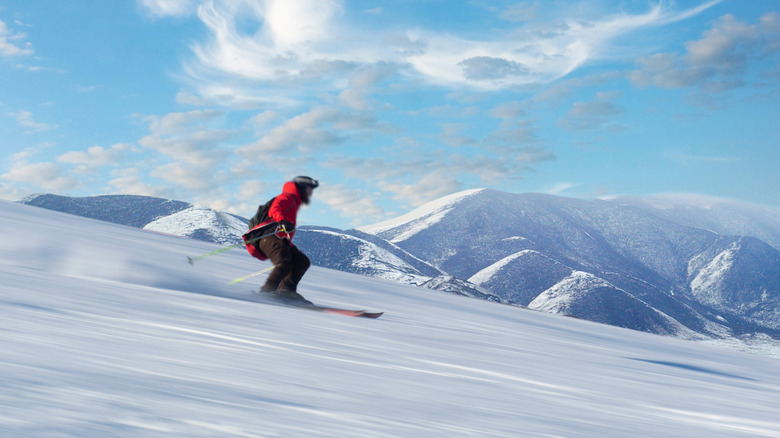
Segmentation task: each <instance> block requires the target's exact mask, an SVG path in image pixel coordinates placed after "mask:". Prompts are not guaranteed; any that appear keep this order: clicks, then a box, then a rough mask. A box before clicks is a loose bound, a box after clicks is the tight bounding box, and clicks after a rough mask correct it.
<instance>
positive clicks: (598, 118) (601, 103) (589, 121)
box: [558, 92, 623, 131]
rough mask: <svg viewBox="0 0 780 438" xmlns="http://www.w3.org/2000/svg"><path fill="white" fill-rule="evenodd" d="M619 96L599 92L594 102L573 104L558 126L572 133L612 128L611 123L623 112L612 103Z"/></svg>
mask: <svg viewBox="0 0 780 438" xmlns="http://www.w3.org/2000/svg"><path fill="white" fill-rule="evenodd" d="M620 96H621V94H620V93H619V92H600V93H597V94H596V99H595V100H592V101H588V102H575V103H574V105H573V106H572V108H571V110H569V112H568V113H567V114H566V116H565V117H564V118H563V119H561V120H560V121H559V122H558V125H559V126H561V127H563V128H565V129H569V130H572V131H581V130H588V129H597V128H602V127H606V126H614V124H613V123H611V122H612V121H613V120H614V119H615V118H617V117H618V116H620V115H622V114H623V110H622V109H621V108H619V107H618V106H617V105H616V104H615V103H614V101H615V100H616V99H618V98H619V97H620Z"/></svg>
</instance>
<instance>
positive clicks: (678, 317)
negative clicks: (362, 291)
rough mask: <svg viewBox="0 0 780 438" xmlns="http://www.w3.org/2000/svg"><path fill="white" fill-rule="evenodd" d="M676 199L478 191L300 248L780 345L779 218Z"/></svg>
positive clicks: (199, 229)
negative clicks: (778, 341)
mask: <svg viewBox="0 0 780 438" xmlns="http://www.w3.org/2000/svg"><path fill="white" fill-rule="evenodd" d="M651 201H652V202H651ZM21 202H23V203H27V204H31V205H38V206H41V207H44V208H50V209H54V210H58V211H64V212H68V213H73V214H78V215H81V216H87V217H93V218H96V219H102V220H110V221H111V222H115V223H123V224H125V225H130V226H136V227H140V228H146V229H149V230H153V231H157V232H164V233H170V234H176V235H181V236H187V237H192V238H198V239H201V240H208V241H212V242H217V243H220V244H227V243H235V242H240V235H241V234H243V233H244V231H245V230H246V223H247V220H246V219H244V218H241V217H238V216H233V215H229V214H226V213H222V212H218V211H214V210H209V209H203V208H199V207H195V206H193V205H191V204H188V203H183V202H179V201H169V200H164V199H158V198H148V197H139V196H124V195H116V196H95V197H89V198H67V197H61V196H53V195H38V196H33V197H30V198H28V199H25V200H23V201H21ZM669 202H671V201H669V200H665V201H664V202H663V203H661V202H660V201H659V200H657V199H654V200H643V199H641V198H638V199H615V200H611V201H601V200H579V199H570V198H563V197H557V196H549V195H541V194H510V193H504V192H499V191H495V190H470V191H466V192H461V193H457V194H454V195H450V196H447V197H445V198H442V199H439V200H437V201H434V202H431V203H429V204H426V205H424V206H422V207H420V208H418V209H416V210H414V211H412V212H410V213H408V214H406V215H404V216H401V217H399V218H396V219H394V220H391V221H387V222H383V223H379V224H375V225H371V226H366V227H361V228H359V229H357V230H347V231H343V230H337V229H332V228H322V227H300V228H299V229H298V231H297V233H296V238H295V242H296V245H298V246H299V247H300V248H301V249H303V251H304V252H306V253H307V254H308V255H309V257H310V258H311V259H312V262H313V263H314V264H315V265H318V266H323V267H327V268H332V269H336V270H340V271H345V272H352V273H356V274H361V275H367V276H372V277H378V278H384V279H387V280H393V281H401V282H405V283H410V284H416V285H419V286H422V287H429V288H432V289H437V290H442V291H445V292H450V293H456V294H460V295H465V296H470V297H474V298H479V299H486V300H491V301H497V302H503V303H511V304H515V305H520V306H526V307H529V308H532V309H536V310H540V311H546V312H553V313H560V314H565V315H568V316H573V317H577V318H582V319H587V320H592V321H597V322H601V323H606V324H611V325H616V326H620V327H626V328H630V329H635V330H642V331H647V332H652V333H658V334H664V335H675V336H680V337H685V338H700V337H713V338H734V337H736V338H739V337H741V338H761V339H764V338H773V339H780V252H779V251H778V250H777V247H776V246H773V245H771V244H769V243H766V242H765V241H764V240H762V239H761V237H762V236H764V237H767V238H769V239H770V240H771V238H772V236H774V235H780V231H778V229H780V226H779V228H778V229H775V228H774V227H775V225H774V224H775V222H773V221H774V218H775V216H774V214H775V213H774V211H772V210H766V211H763V210H761V209H760V208H758V207H755V206H749V207H746V213H745V214H744V215H742V216H740V215H739V213H738V211H739V210H738V208H737V207H738V206H739V204H734V203H730V204H728V206H727V208H726V207H724V206H721V207H719V208H714V207H713V206H712V205H710V204H706V205H704V204H702V202H701V200H698V201H697V202H692V203H691V204H690V205H688V206H686V205H684V203H683V202H682V201H680V200H679V199H675V200H674V202H673V203H672V204H673V206H672V207H670V206H669V205H670V204H669ZM705 207H708V208H705ZM707 215H709V216H707ZM778 217H780V216H778ZM778 223H780V222H778ZM735 224H736V225H735ZM740 230H742V231H744V232H745V234H744V235H743V234H739V233H736V234H730V233H729V231H740Z"/></svg>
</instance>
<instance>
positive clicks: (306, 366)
mask: <svg viewBox="0 0 780 438" xmlns="http://www.w3.org/2000/svg"><path fill="white" fill-rule="evenodd" d="M0 209H2V214H0V226H2V229H3V231H4V233H3V234H4V238H3V242H2V247H1V248H2V252H0V284H1V285H2V286H0V351H2V354H0V369H2V373H0V389H2V390H0V436H3V437H89V438H92V437H101V438H102V437H137V436H144V437H174V436H175V437H182V436H187V437H214V436H219V437H312V436H315V437H316V436H322V437H363V436H371V437H411V436H414V437H518V436H523V437H543V436H566V437H627V436H654V437H692V436H706V437H754V436H756V437H777V436H780V395H779V394H780V373H779V372H778V371H780V362H778V361H777V360H775V359H771V358H767V357H762V356H754V355H748V354H745V353H739V352H735V351H731V350H726V349H721V348H716V347H712V346H707V345H701V344H696V343H691V342H686V341H681V340H677V339H672V338H665V337H660V336H654V335H649V334H646V333H640V332H635V331H630V330H624V329H619V328H615V327H610V326H606V325H600V324H595V323H591V322H587V321H581V320H575V319H570V318H564V317H560V316H555V315H550V314H545V313H539V312H534V311H530V310H525V309H519V308H516V307H511V306H504V305H499V304H495V303H490V302H486V301H480V300H474V299H469V298H464V297H459V296H454V295H450V294H446V293H441V292H436V291H431V290H427V289H421V288H416V287H412V286H407V285H402V284H398V283H393V282H389V281H383V280H377V279H373V278H367V277H360V276H356V275H350V274H345V273H341V272H336V271H331V270H326V269H321V268H312V269H311V271H310V272H309V273H308V274H307V276H306V277H305V278H304V280H303V282H302V284H301V288H300V291H301V293H303V294H304V295H305V296H306V297H307V298H309V299H311V300H313V301H314V302H316V303H318V304H323V305H333V306H342V307H350V308H363V307H366V308H368V310H383V311H385V312H386V313H385V315H384V316H383V317H382V318H380V319H378V320H366V319H361V318H347V317H343V316H337V315H328V314H320V313H315V312H305V311H301V310H299V309H291V308H285V307H278V306H271V305H265V304H262V303H255V302H252V301H254V300H255V298H253V295H252V294H251V289H254V288H257V286H258V285H259V284H260V283H261V282H262V278H261V279H253V281H254V283H251V282H249V281H248V282H247V283H245V284H239V285H235V286H226V285H225V283H226V282H227V281H228V280H230V279H232V278H235V277H238V276H241V275H243V274H245V273H247V272H252V271H256V270H257V269H258V268H260V267H262V265H261V266H258V263H257V262H256V261H255V260H254V259H252V258H251V257H249V256H248V255H247V254H245V253H244V252H242V251H241V250H240V249H238V250H234V251H231V252H228V253H225V254H222V255H220V256H217V257H213V258H210V259H206V260H202V261H199V262H197V263H196V266H195V267H192V266H190V265H188V264H187V263H186V262H185V261H184V260H185V256H187V255H197V254H201V253H205V252H208V251H210V250H212V249H214V248H215V245H211V244H208V243H205V242H198V241H193V240H188V239H182V238H177V237H172V236H165V235H158V234H154V233H150V232H144V231H141V230H136V229H132V228H128V227H123V226H118V225H113V224H108V223H104V222H98V221H93V220H89V219H84V218H80V217H75V216H68V215H64V214H60V213H56V212H50V211H44V210H40V209H34V208H32V207H28V206H23V205H18V204H9V203H6V202H0ZM250 283H251V284H250Z"/></svg>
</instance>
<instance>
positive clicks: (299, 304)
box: [254, 292, 385, 319]
mask: <svg viewBox="0 0 780 438" xmlns="http://www.w3.org/2000/svg"><path fill="white" fill-rule="evenodd" d="M254 295H255V296H258V297H260V298H261V299H262V300H261V301H260V302H263V303H266V304H271V305H274V306H281V307H293V308H296V309H303V310H311V311H313V312H322V313H333V314H337V315H344V316H350V317H353V318H370V319H376V318H379V317H380V316H382V315H384V313H385V312H367V311H365V310H353V309H342V308H339V307H329V306H320V305H317V304H313V303H311V302H310V301H308V300H305V299H304V298H303V297H301V298H302V299H303V300H304V301H296V300H293V301H284V300H282V299H279V298H277V297H274V295H266V294H263V293H257V292H254Z"/></svg>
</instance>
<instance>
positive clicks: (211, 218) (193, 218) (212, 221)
mask: <svg viewBox="0 0 780 438" xmlns="http://www.w3.org/2000/svg"><path fill="white" fill-rule="evenodd" d="M247 222H248V221H247V220H246V219H244V218H241V217H238V216H234V215H231V214H227V213H223V212H221V211H217V210H212V209H210V208H202V207H195V206H192V207H189V208H187V209H185V210H181V211H179V212H176V213H173V214H171V215H168V216H163V217H161V218H158V219H156V220H154V221H152V222H149V223H148V224H146V225H144V226H143V229H145V230H151V231H158V232H162V233H168V234H173V235H176V236H183V237H189V238H191V239H198V240H204V241H206V242H214V243H220V244H234V243H240V242H242V241H243V240H242V239H241V235H242V234H244V233H246V229H247Z"/></svg>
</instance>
